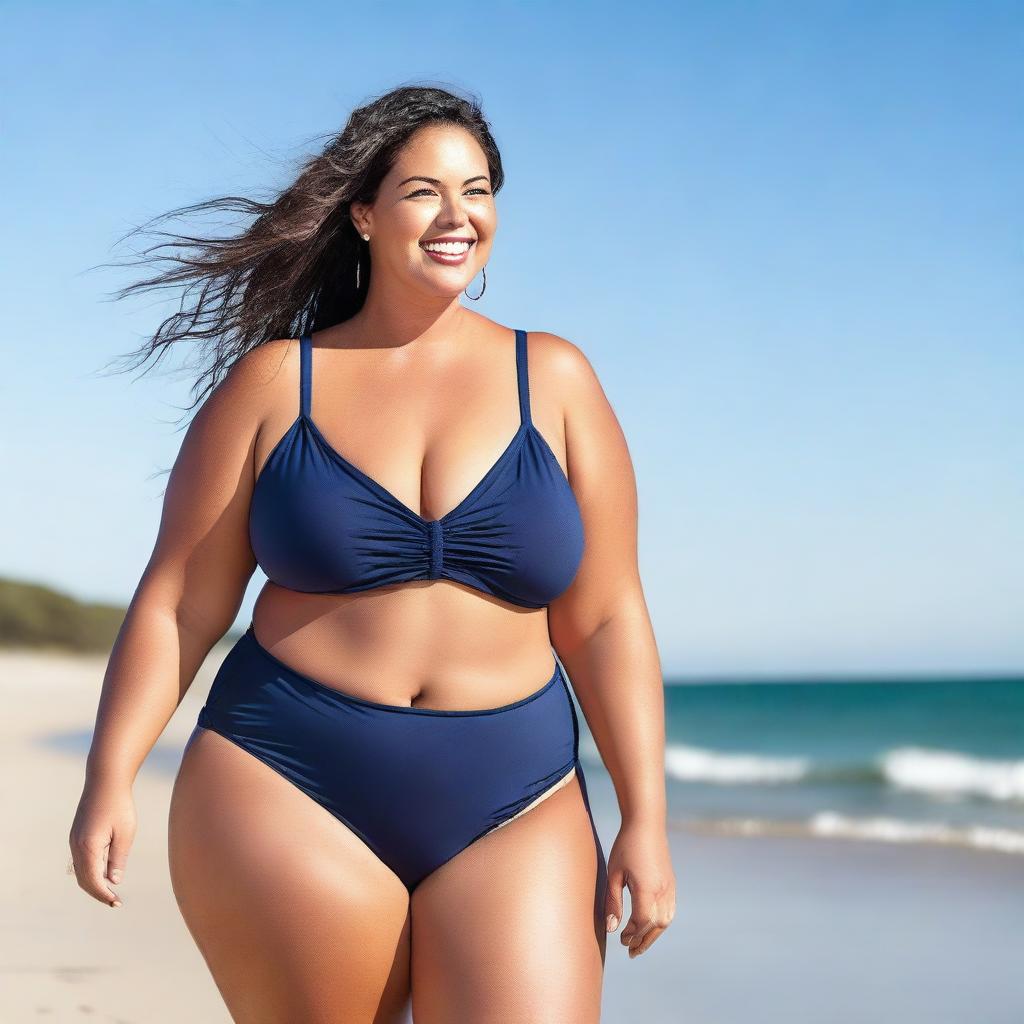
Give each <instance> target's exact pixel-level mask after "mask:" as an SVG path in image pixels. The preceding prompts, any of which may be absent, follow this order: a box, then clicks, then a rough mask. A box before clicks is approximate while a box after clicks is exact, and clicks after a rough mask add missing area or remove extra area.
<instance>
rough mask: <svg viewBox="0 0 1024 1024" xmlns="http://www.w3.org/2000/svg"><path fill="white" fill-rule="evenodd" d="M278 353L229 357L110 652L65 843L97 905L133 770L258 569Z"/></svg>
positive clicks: (196, 421)
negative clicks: (255, 496)
mask: <svg viewBox="0 0 1024 1024" xmlns="http://www.w3.org/2000/svg"><path fill="white" fill-rule="evenodd" d="M288 345H289V342H288V341H275V342H269V343H267V344H265V345H261V346H259V347H258V348H257V349H255V350H253V351H252V352H249V353H247V354H246V355H245V356H243V357H242V358H241V359H239V360H238V361H237V362H236V363H235V364H234V366H233V367H232V368H231V370H230V371H229V372H228V374H227V375H226V376H225V378H224V379H223V380H222V381H221V382H220V383H219V384H218V386H217V387H216V388H215V389H214V390H213V391H212V392H211V393H210V395H209V397H208V398H207V400H206V401H205V403H204V404H203V405H202V406H201V407H200V409H199V410H198V411H197V412H196V414H195V416H194V417H193V419H192V422H191V424H190V425H189V428H188V431H187V433H186V435H185V438H184V440H183V442H182V445H181V449H180V451H179V453H178V456H177V459H176V460H175V463H174V467H173V469H172V470H171V473H170V478H169V480H168V483H167V490H166V492H165V495H164V504H163V510H162V515H161V519H160V526H159V531H158V535H157V539H156V543H155V546H154V550H153V554H152V556H151V557H150V560H149V563H148V564H147V566H146V568H145V571H144V572H143V575H142V578H141V580H140V581H139V584H138V587H137V588H136V591H135V594H134V596H133V597H132V600H131V603H130V605H129V606H128V611H127V614H126V616H125V619H124V622H123V624H122V626H121V629H120V632H119V633H118V637H117V640H116V642H115V643H114V646H113V649H112V651H111V655H110V659H109V662H108V665H107V670H106V674H105V676H104V679H103V688H102V691H101V694H100V699H99V706H98V709H97V713H96V725H95V729H94V732H93V738H92V744H91V747H90V750H89V755H88V758H87V760H86V776H85V786H84V789H83V793H82V798H81V801H80V803H79V806H78V812H77V814H76V816H75V820H74V823H73V824H72V827H71V835H70V844H71V852H72V859H73V861H74V868H75V874H76V876H77V878H78V883H79V885H80V886H81V887H82V888H83V889H85V891H86V892H88V893H89V894H90V895H92V896H94V897H95V898H96V899H98V900H100V901H102V902H104V903H113V902H114V901H115V900H117V894H116V893H115V892H113V891H112V890H111V889H110V887H109V885H108V884H107V882H108V881H109V882H113V883H114V884H117V882H118V881H120V880H121V879H120V877H119V874H120V873H123V870H124V862H125V860H126V858H127V855H128V849H129V847H130V846H131V842H132V840H133V838H134V834H135V813H134V807H133V803H132V798H131V788H132V784H133V782H134V780H135V776H136V774H137V773H138V770H139V767H140V766H141V765H142V762H143V761H144V760H145V758H146V755H147V754H148V753H149V752H150V750H151V749H152V748H153V745H154V744H155V743H156V741H157V739H158V738H159V736H160V734H161V733H162V732H163V730H164V728H165V727H166V725H167V723H168V721H169V720H170V718H171V716H172V715H173V714H174V711H175V710H176V709H177V707H178V705H179V703H180V702H181V699H182V698H183V697H184V695H185V693H186V692H187V690H188V688H189V686H190V685H191V683H192V680H193V679H194V678H195V675H196V673H197V671H198V670H199V668H200V666H201V665H202V663H203V661H204V660H205V658H206V656H207V655H208V654H209V652H210V649H211V648H212V647H213V645H214V644H215V643H216V642H217V641H218V640H219V639H220V638H221V637H223V636H224V634H225V633H226V632H227V630H228V629H229V628H230V626H231V624H232V623H233V622H234V619H235V617H236V615H237V614H238V609H239V607H240V605H241V602H242V598H243V597H244V595H245V588H246V585H247V584H248V581H249V579H250V578H251V576H252V573H253V570H254V569H255V567H256V563H255V559H254V557H253V554H252V550H251V548H250V546H249V537H248V513H249V503H250V499H251V496H252V488H253V483H254V477H255V473H254V458H255V449H256V443H257V440H258V437H259V433H260V426H261V424H262V422H263V418H264V413H265V410H266V407H267V401H268V391H269V390H271V389H268V387H267V385H268V381H269V378H270V377H271V376H272V375H273V374H274V373H275V372H276V371H277V370H279V369H281V367H282V365H287V366H290V364H291V362H293V361H294V360H285V359H284V358H283V356H284V354H285V353H286V351H287V346H288ZM282 376H288V374H287V373H285V374H282ZM272 390H274V391H277V390H278V387H277V386H275V387H274V388H273V389H272ZM297 391H298V387H297V384H296V387H295V392H296V393H297Z"/></svg>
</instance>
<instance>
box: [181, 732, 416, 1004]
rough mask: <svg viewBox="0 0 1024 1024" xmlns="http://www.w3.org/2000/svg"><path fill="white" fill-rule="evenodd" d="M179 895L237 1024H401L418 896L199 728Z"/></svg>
mask: <svg viewBox="0 0 1024 1024" xmlns="http://www.w3.org/2000/svg"><path fill="white" fill-rule="evenodd" d="M168 843H169V850H168V853H169V861H170V871H171V883H172V886H173V889H174V894H175V897H176V899H177V902H178V906H179V907H180V909H181V913H182V916H183V917H184V919H185V922H186V924H187V926H188V928H189V931H190V932H191V933H192V936H193V938H194V939H195V941H196V944H197V945H198V947H199V949H200V952H201V953H202V955H203V957H204V959H205V960H206V963H207V965H208V966H209V969H210V971H211V973H212V975H213V978H214V981H215V983H216V985H217V987H218V989H219V990H220V992H221V995H222V997H223V998H224V1001H225V1003H226V1004H227V1007H228V1010H229V1011H230V1013H231V1016H232V1018H233V1020H235V1021H236V1022H238V1024H293V1022H295V1021H303V1022H304V1024H320V1022H323V1024H327V1022H330V1024H338V1022H340V1021H344V1022H345V1024H397V1022H399V1021H402V1020H405V1019H406V1018H405V1016H404V1007H405V1006H406V1004H407V1001H408V993H409V958H410V948H409V939H410V933H409V916H408V910H409V894H408V891H407V889H406V888H405V886H404V885H403V884H402V882H401V881H400V880H399V879H398V877H397V876H396V875H395V874H394V873H393V872H392V871H391V870H390V868H388V867H387V866H385V865H384V864H383V863H382V862H381V861H380V860H379V859H378V858H377V857H376V855H375V854H374V853H373V852H372V851H371V850H370V849H369V848H368V847H367V846H366V845H365V844H364V843H363V842H362V840H361V839H359V838H358V837H357V836H356V835H355V834H354V833H352V832H351V831H350V830H349V829H348V828H347V826H345V825H344V824H343V823H342V822H340V821H339V820H338V819H337V818H335V817H334V816H333V815H332V814H331V813H330V812H328V811H327V810H326V809H324V808H323V807H321V806H320V805H319V804H318V803H317V802H316V801H315V800H313V799H312V798H311V797H310V796H308V795H307V794H306V793H304V792H302V790H300V789H298V788H296V787H295V786H294V785H292V783H291V782H289V781H288V780H287V779H286V778H284V777H283V776H282V775H280V774H279V773H278V772H277V771H275V770H274V769H273V768H271V767H270V766H269V765H266V764H264V763H263V762H262V761H260V760H259V759H258V758H256V757H254V756H253V755H252V754H250V753H249V752H248V751H246V750H243V749H242V748H240V747H238V746H237V745H236V744H234V743H233V742H232V741H231V740H228V739H226V738H225V737H223V736H221V735H220V734H219V733H216V732H213V731H211V730H207V729H197V730H196V732H195V734H194V736H193V737H192V739H191V741H190V743H189V744H188V746H187V748H186V750H185V754H184V756H183V758H182V763H181V767H180V769H179V772H178V776H177V778H176V780H175V784H174V791H173V794H172V798H171V805H170V818H169V835H168Z"/></svg>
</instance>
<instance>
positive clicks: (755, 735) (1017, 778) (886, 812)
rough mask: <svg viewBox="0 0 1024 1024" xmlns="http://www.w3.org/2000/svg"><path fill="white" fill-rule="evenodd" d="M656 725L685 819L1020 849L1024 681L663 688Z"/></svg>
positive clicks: (675, 809) (672, 804)
mask: <svg viewBox="0 0 1024 1024" xmlns="http://www.w3.org/2000/svg"><path fill="white" fill-rule="evenodd" d="M665 730H666V739H667V743H666V752H665V771H666V778H667V790H668V806H669V816H670V818H671V819H673V820H675V821H679V822H683V823H685V824H686V825H688V826H690V827H696V828H699V829H706V830H709V831H717V832H735V833H744V834H758V833H790V834H806V835H808V836H828V837H835V836H849V837H850V838H864V839H876V840H886V841H893V842H900V841H905V842H911V841H914V842H936V843H948V844H953V845H961V846H970V847H975V848H980V849H991V850H999V851H1002V852H1005V853H1015V854H1021V855H1024V678H997V679H986V678H978V679H936V680H913V681H899V680H894V681H886V680H884V679H877V680H872V681H869V682H864V681H824V682H814V681H801V682H756V683H743V682H722V683H679V684H669V685H666V687H665ZM580 753H581V758H582V759H583V762H584V766H585V767H586V768H587V769H588V770H589V771H597V770H601V769H599V768H598V762H597V760H596V757H597V752H596V747H595V745H594V742H593V739H592V738H591V737H590V735H589V733H588V732H587V730H586V726H585V724H584V722H583V719H582V717H581V737H580Z"/></svg>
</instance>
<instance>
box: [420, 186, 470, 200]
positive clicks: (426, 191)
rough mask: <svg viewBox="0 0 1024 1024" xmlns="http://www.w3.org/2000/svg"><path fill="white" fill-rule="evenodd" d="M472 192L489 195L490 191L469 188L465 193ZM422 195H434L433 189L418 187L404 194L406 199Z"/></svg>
mask: <svg viewBox="0 0 1024 1024" xmlns="http://www.w3.org/2000/svg"><path fill="white" fill-rule="evenodd" d="M474 192H478V193H479V194H480V195H482V196H489V195H490V192H488V191H487V189H485V188H471V189H470V190H469V192H467V193H466V194H467V195H471V194H472V193H474ZM423 195H430V196H432V195H434V191H433V189H429V188H418V189H416V191H415V192H410V193H409V195H408V196H406V198H407V199H413V198H415V197H416V196H423Z"/></svg>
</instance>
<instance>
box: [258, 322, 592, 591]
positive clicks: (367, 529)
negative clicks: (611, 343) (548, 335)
mask: <svg viewBox="0 0 1024 1024" xmlns="http://www.w3.org/2000/svg"><path fill="white" fill-rule="evenodd" d="M299 354H300V372H299V381H300V384H299V415H298V418H297V419H296V420H295V422H294V423H293V424H292V425H291V427H289V429H288V432H287V433H286V434H285V435H284V436H283V437H282V438H281V440H280V441H279V442H278V443H277V444H276V445H275V447H274V449H273V450H272V451H271V453H270V455H269V456H268V458H267V461H266V463H265V464H264V466H263V468H262V469H261V470H260V473H259V476H258V477H257V479H256V482H255V484H254V489H253V494H252V504H251V506H250V510H249V540H250V544H251V546H252V550H253V553H254V555H255V556H256V561H257V563H258V564H259V566H260V568H261V569H262V570H263V571H264V572H265V573H266V575H267V578H268V579H269V580H270V581H271V582H273V583H276V584H278V585H279V586H282V587H287V588H288V589H290V590H298V591H302V592H305V593H317V594H350V593H356V592H358V591H363V590H373V589H374V588H376V587H385V586H390V585H391V584H395V583H406V582H409V581H411V580H437V579H446V580H454V581H456V582H458V583H462V584H465V585H466V586H469V587H473V588H475V589H476V590H479V591H482V592H484V593H485V594H492V595H494V596H496V597H499V598H501V599H502V600H505V601H509V602H511V603H512V604H516V605H520V606H522V607H524V608H543V607H545V606H546V605H548V604H549V603H550V602H551V601H553V600H554V599H555V598H556V597H558V595H559V594H561V593H562V592H563V591H564V590H566V589H567V588H568V586H569V584H570V583H572V581H573V578H574V577H575V575H576V571H577V569H578V568H579V564H580V561H581V559H582V556H583V523H582V520H581V517H580V510H579V506H578V505H577V502H576V498H575V496H574V495H573V492H572V488H571V487H570V486H569V481H568V480H567V479H566V476H565V474H564V473H563V471H562V467H561V466H560V465H559V463H558V460H557V459H556V458H555V454H554V452H553V451H552V450H551V448H550V447H549V445H548V443H547V442H546V441H545V440H544V438H543V436H542V435H541V434H540V432H539V431H538V430H537V428H536V427H535V426H534V424H533V420H532V419H531V416H530V392H529V383H528V379H527V365H526V354H527V349H526V332H525V331H520V330H517V331H516V374H517V377H518V384H519V419H520V422H519V429H518V430H517V431H516V433H515V435H514V436H513V438H512V440H511V441H509V443H508V445H507V447H506V448H505V450H504V451H503V452H502V453H501V455H499V456H498V460H497V461H496V462H495V463H494V464H493V465H492V466H491V468H490V469H489V470H488V471H487V472H486V473H485V474H484V476H483V478H482V479H481V480H480V482H479V483H477V485H476V486H475V487H474V488H473V489H472V490H471V491H470V492H469V494H467V495H466V496H465V498H463V499H462V501H460V502H459V503H458V505H456V506H455V507H454V508H453V509H452V510H451V511H450V512H447V513H446V514H445V515H443V516H441V518H440V519H424V518H423V517H422V516H420V515H419V514H417V513H416V512H414V511H413V510H412V509H411V508H409V507H408V506H407V505H405V504H404V503H403V502H401V501H399V499H398V498H396V497H395V496H394V495H393V494H392V493H391V492H390V491H389V490H387V488H385V487H384V486H383V485H382V484H380V483H378V482H377V481H376V480H374V479H373V478H372V477H370V476H368V475H367V474H366V473H364V472H363V471H362V470H361V469H359V468H358V467H357V466H355V465H353V464H352V463H351V462H349V461H348V459H346V458H345V457H344V456H342V455H341V454H340V453H339V452H338V451H336V450H335V449H334V448H333V447H332V446H331V445H330V444H329V443H328V442H327V440H326V438H325V437H324V436H323V434H321V433H320V430H319V428H318V427H317V426H316V424H315V423H314V422H313V420H312V418H311V417H310V404H311V392H312V377H313V372H312V371H313V365H312V360H313V355H312V339H311V338H310V336H309V335H303V336H302V337H301V338H300V339H299Z"/></svg>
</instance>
